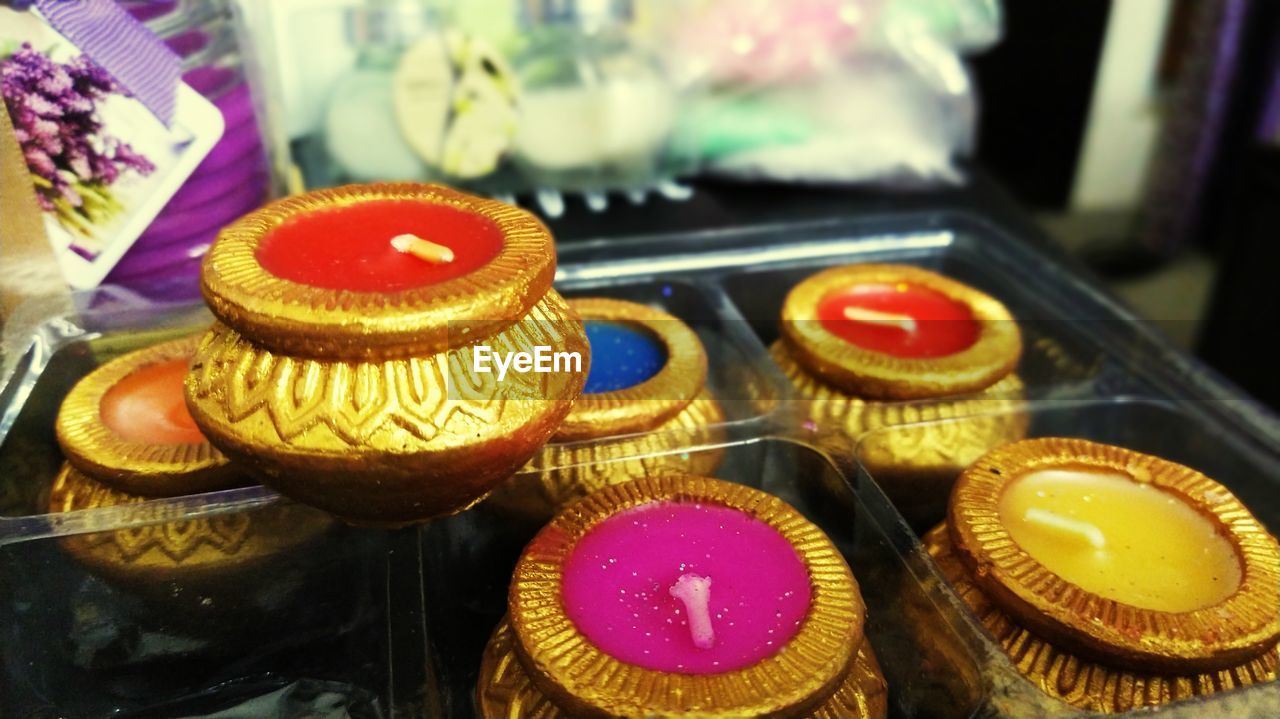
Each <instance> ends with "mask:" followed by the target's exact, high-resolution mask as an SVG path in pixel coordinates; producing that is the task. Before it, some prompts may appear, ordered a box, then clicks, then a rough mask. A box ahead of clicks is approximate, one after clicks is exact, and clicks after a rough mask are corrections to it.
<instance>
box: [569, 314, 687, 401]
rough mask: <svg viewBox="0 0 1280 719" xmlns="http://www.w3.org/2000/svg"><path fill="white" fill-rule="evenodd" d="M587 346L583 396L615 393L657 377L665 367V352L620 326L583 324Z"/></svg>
mask: <svg viewBox="0 0 1280 719" xmlns="http://www.w3.org/2000/svg"><path fill="white" fill-rule="evenodd" d="M583 325H584V326H585V328H586V331H587V342H588V343H589V344H590V345H591V369H590V370H589V371H588V372H587V386H586V388H585V389H583V392H585V393H587V394H596V393H599V392H615V391H617V390H620V389H626V388H628V387H634V386H636V385H638V384H640V383H641V382H644V381H645V380H647V379H649V378H650V377H653V376H654V375H656V374H658V371H659V370H661V369H662V367H663V365H665V364H666V363H667V348H666V345H664V344H663V343H662V341H661V340H659V339H658V338H657V337H655V336H654V335H653V334H651V333H649V332H646V331H645V330H643V329H640V328H637V327H632V326H629V325H626V324H624V323H620V322H605V321H601V320H587V321H586V322H584V323H583Z"/></svg>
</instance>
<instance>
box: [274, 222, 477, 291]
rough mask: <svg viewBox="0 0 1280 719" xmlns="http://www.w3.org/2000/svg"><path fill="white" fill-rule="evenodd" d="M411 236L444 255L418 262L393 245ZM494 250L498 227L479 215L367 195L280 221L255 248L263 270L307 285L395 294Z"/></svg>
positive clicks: (440, 278)
mask: <svg viewBox="0 0 1280 719" xmlns="http://www.w3.org/2000/svg"><path fill="white" fill-rule="evenodd" d="M405 236H414V237H417V238H421V239H423V240H427V241H429V242H431V243H433V244H435V245H437V246H439V247H442V248H447V249H448V250H449V254H448V255H447V257H448V260H447V261H445V260H444V259H443V258H441V259H440V260H437V261H431V260H424V259H423V258H422V257H420V256H417V255H415V254H414V253H412V252H409V251H407V250H402V249H399V248H398V247H397V246H396V245H394V244H393V240H395V239H396V238H397V237H405ZM501 250H502V230H501V229H500V228H499V227H498V225H497V224H496V223H495V222H494V221H493V220H490V219H489V218H487V217H484V216H481V215H478V214H476V213H474V212H467V211H465V210H461V209H458V208H456V207H450V206H448V205H444V204H433V203H427V202H417V201H413V200H391V199H387V200H373V201H367V202H361V203H358V204H349V205H335V206H332V207H326V208H323V209H319V210H316V211H314V212H310V213H307V214H303V215H298V216H295V217H291V218H289V219H288V220H285V221H284V222H283V223H282V224H280V225H279V226H278V227H275V228H273V229H272V230H270V231H269V232H268V233H267V235H266V236H265V237H264V238H263V239H262V243H261V244H260V245H259V246H258V249H257V257H258V262H260V263H261V264H262V267H263V269H265V270H266V271H268V272H270V273H271V274H273V275H275V276H277V277H279V278H281V279H285V280H291V281H293V282H298V283H300V284H304V285H310V286H312V287H322V288H325V289H332V290H350V291H353V292H396V291H400V290H407V289H413V288H418V287H425V286H427V285H432V284H437V283H440V282H444V281H445V280H451V279H453V278H455V277H461V276H463V275H466V274H469V273H471V272H474V271H475V270H476V269H478V268H480V267H482V266H484V265H486V264H488V263H489V262H490V261H492V260H493V258H495V257H497V256H498V252H499V251H501Z"/></svg>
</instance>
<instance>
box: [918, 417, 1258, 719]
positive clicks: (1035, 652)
mask: <svg viewBox="0 0 1280 719" xmlns="http://www.w3.org/2000/svg"><path fill="white" fill-rule="evenodd" d="M1135 520H1137V521H1135ZM924 542H925V547H926V549H927V550H928V551H929V553H930V554H931V555H932V556H933V557H934V559H935V560H936V561H937V562H938V564H939V566H940V567H941V569H942V572H943V574H944V576H945V577H946V578H947V580H948V581H950V582H951V584H952V586H953V587H954V588H955V589H956V591H957V592H958V593H959V595H960V597H961V598H962V599H963V600H964V601H965V603H966V604H968V605H969V607H970V608H971V609H972V610H973V611H974V613H975V614H976V615H977V616H978V618H979V620H980V621H981V622H982V624H983V625H984V626H985V627H986V628H987V629H988V631H990V632H991V634H992V635H993V636H994V637H995V639H996V641H997V642H999V643H1000V645H1001V646H1002V647H1003V648H1004V649H1005V651H1006V652H1008V653H1009V655H1010V657H1011V659H1012V660H1013V662H1014V664H1015V666H1017V668H1018V670H1019V671H1020V672H1022V673H1023V674H1024V675H1025V676H1026V677H1027V678H1028V679H1029V680H1031V681H1032V682H1033V683H1034V684H1035V685H1036V686H1037V687H1039V688H1040V689H1041V690H1042V691H1044V692H1045V693H1046V694H1049V695H1051V696H1053V697H1056V698H1058V699H1061V700H1063V701H1066V702H1068V703H1070V704H1072V705H1075V706H1077V707H1080V708H1082V709H1086V710H1089V711H1101V712H1124V711H1129V710H1131V709H1137V708H1140V707H1150V706H1159V705H1161V704H1165V703H1168V702H1172V701H1176V700H1179V699H1185V698H1188V697H1194V696H1201V695H1207V694H1213V693H1216V692H1220V691H1225V690H1228V689H1232V688H1236V687H1240V686H1247V685H1251V684H1257V683H1261V682H1266V681H1271V680H1274V679H1275V678H1276V667H1277V663H1278V661H1280V659H1278V657H1277V651H1276V643H1277V639H1278V638H1280V548H1278V547H1277V543H1276V540H1275V538H1273V537H1272V536H1271V535H1270V534H1268V533H1267V531H1266V529H1265V528H1264V527H1263V526H1262V525H1261V524H1259V522H1258V521H1257V520H1256V519H1255V518H1254V517H1253V516H1252V515H1251V514H1250V513H1249V511H1248V510H1247V509H1246V508H1245V507H1244V506H1243V505H1241V504H1240V502H1239V500H1237V499H1236V498H1235V497H1233V496H1232V495H1231V493H1230V492H1229V491H1228V490H1227V489H1226V488H1225V487H1223V486H1222V485H1220V484H1218V483H1217V482H1214V481H1213V480H1211V479H1209V478H1208V477H1206V476H1204V475H1203V474H1201V473H1199V472H1196V471H1195V470H1192V469H1190V468H1188V467H1184V466H1182V465H1179V464H1175V463H1173V462H1170V461H1167V460H1164V459H1161V458H1159V457H1154V456H1151V455H1146V454H1140V453H1137V452H1133V451H1130V450H1127V449H1123V448H1120V447H1113V446H1109V445H1103V444H1097V443H1093V442H1089V441H1086V440H1079V439H1060V438H1046V439H1035V440H1026V441H1022V442H1017V443H1014V444H1011V445H1008V446H1005V447H1001V448H999V449H997V450H994V451H992V452H991V453H989V454H987V455H986V456H984V457H982V458H981V459H979V460H978V461H977V462H975V463H974V464H973V465H972V466H971V467H969V468H968V469H967V470H965V472H964V473H963V474H962V475H961V477H960V479H959V481H958V482H957V484H956V487H955V491H954V492H953V494H952V497H951V503H950V510H949V516H948V520H947V522H946V523H945V524H943V525H941V526H939V527H937V528H936V529H934V530H933V531H931V532H930V533H929V534H928V535H927V536H926V537H925V538H924Z"/></svg>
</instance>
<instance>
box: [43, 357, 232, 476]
mask: <svg viewBox="0 0 1280 719" xmlns="http://www.w3.org/2000/svg"><path fill="white" fill-rule="evenodd" d="M199 341H200V336H199V335H195V336H191V337H185V338H182V339H177V340H172V341H169V342H163V343H161V344H158V345H155V346H152V347H148V348H145V349H141V350H137V351H135V352H130V353H128V354H125V355H122V356H120V357H117V358H115V359H113V360H111V361H110V362H107V363H106V364H104V365H102V366H101V367H99V368H97V369H96V370H94V371H93V372H90V373H89V374H88V375H86V376H85V377H84V378H83V379H82V380H80V381H79V382H78V383H76V385H75V386H74V387H72V389H71V391H70V392H68V393H67V396H66V398H65V399H64V400H63V402H62V406H61V407H60V408H59V410H58V418H57V420H56V422H55V425H54V429H55V432H56V434H57V438H58V443H59V445H61V447H62V451H63V453H64V454H66V456H67V459H68V460H69V461H70V462H71V463H72V464H73V465H75V467H76V468H78V469H79V470H80V471H82V472H84V473H86V474H88V475H89V476H91V477H93V478H95V479H97V480H99V481H102V482H105V483H107V484H109V485H111V486H113V487H115V488H117V489H120V490H122V491H126V492H132V493H135V494H144V495H148V496H173V495H181V494H198V493H200V492H208V491H212V490H215V489H224V488H227V487H232V486H236V485H238V484H239V483H241V482H242V474H241V473H240V472H239V471H238V470H236V469H235V468H234V467H232V466H231V465H230V462H229V461H228V460H227V458H226V457H225V456H223V454H222V453H221V452H219V451H218V450H217V449H214V447H213V445H211V444H209V443H208V442H207V441H205V440H204V439H203V437H201V439H200V441H199V442H152V441H143V440H142V439H141V438H140V437H137V436H132V435H130V436H124V435H122V434H120V433H119V432H117V431H116V430H114V429H113V428H112V427H111V426H110V425H109V423H108V422H106V421H105V420H104V418H103V401H104V399H105V398H106V397H107V396H108V394H110V393H111V392H112V390H113V389H115V388H117V387H119V386H120V385H121V383H122V382H123V381H125V380H126V379H127V378H129V377H130V376H132V375H134V374H135V373H137V372H140V371H144V370H146V369H148V368H151V367H156V366H159V365H165V364H169V363H173V362H184V363H185V362H187V361H189V360H190V359H191V357H192V355H193V354H194V352H195V349H196V346H197V345H198V344H199ZM179 399H181V394H179Z"/></svg>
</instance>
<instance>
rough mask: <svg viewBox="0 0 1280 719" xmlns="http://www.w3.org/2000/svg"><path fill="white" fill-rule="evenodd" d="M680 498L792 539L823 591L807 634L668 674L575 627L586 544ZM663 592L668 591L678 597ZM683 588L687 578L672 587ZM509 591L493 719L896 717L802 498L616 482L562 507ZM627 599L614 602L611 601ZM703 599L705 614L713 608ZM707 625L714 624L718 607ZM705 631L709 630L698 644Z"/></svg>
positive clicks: (720, 485)
mask: <svg viewBox="0 0 1280 719" xmlns="http://www.w3.org/2000/svg"><path fill="white" fill-rule="evenodd" d="M671 504H681V505H684V506H692V507H694V508H695V509H696V510H702V508H704V507H712V508H727V509H729V510H733V511H735V512H741V513H743V514H745V515H748V517H749V518H750V519H749V520H747V521H758V522H762V523H764V525H766V527H767V528H771V529H772V531H773V532H776V533H777V535H780V536H781V539H780V540H778V541H785V542H786V543H787V545H789V546H790V548H791V550H792V551H793V552H794V557H795V558H796V561H798V562H799V566H801V567H802V568H803V569H802V570H801V571H802V572H803V575H802V576H807V580H808V581H807V584H808V587H809V599H808V604H807V606H806V607H805V608H804V610H803V612H804V613H803V614H802V615H801V616H802V619H800V620H799V621H797V622H796V624H795V627H796V628H795V629H794V630H793V633H792V634H791V635H790V636H789V638H787V639H784V640H782V641H780V646H778V647H777V648H776V649H771V650H770V651H769V652H768V653H766V654H764V655H763V656H762V658H759V659H758V660H754V661H751V662H750V663H746V664H744V665H743V666H739V667H737V668H733V669H730V670H726V671H715V670H714V667H713V671H707V672H700V673H699V672H679V671H663V670H660V669H655V668H649V667H646V666H640V665H638V664H634V663H628V662H626V661H623V660H620V659H617V658H616V657H615V656H613V655H611V654H609V653H607V652H606V651H604V650H603V649H601V648H600V647H599V646H597V645H596V643H594V642H593V640H592V639H591V638H589V636H588V634H587V633H584V630H583V629H582V628H581V627H580V626H579V625H578V624H576V623H575V620H574V619H573V618H572V616H571V615H572V612H571V611H570V609H569V608H568V601H569V600H567V599H566V598H565V594H564V592H566V591H567V587H568V584H569V582H570V581H571V574H572V572H573V571H574V570H573V569H571V568H570V567H571V564H572V563H573V562H574V553H575V551H579V550H580V549H581V547H582V546H583V544H584V542H586V541H589V539H588V538H589V537H591V536H592V533H593V530H597V529H599V528H600V527H602V526H604V523H606V522H608V521H610V520H611V519H612V520H617V519H618V517H619V515H620V514H621V513H628V512H635V511H644V510H645V509H646V508H652V507H655V506H657V507H659V508H661V507H662V506H666V505H671ZM629 516H632V517H634V516H636V515H634V514H631V515H629ZM655 521H657V522H659V523H661V522H662V521H663V520H655ZM717 521H719V520H718V519H717ZM629 524H631V522H623V525H622V526H623V527H624V528H623V529H622V530H620V531H628V530H627V529H626V525H629ZM674 531H680V527H676V528H675V529H674ZM731 531H732V530H731ZM735 536H737V537H738V539H737V540H734V541H741V534H737V535H735ZM731 544H732V542H731ZM787 545H783V546H787ZM758 548H759V546H758V545H757V549H758ZM650 550H652V551H661V550H660V548H657V547H653V548H650V547H646V552H645V553H649V552H650ZM581 551H587V550H581ZM592 556H594V555H592ZM594 561H595V560H585V559H584V560H583V562H589V563H594ZM619 561H623V560H619ZM606 564H607V563H606ZM579 566H582V565H579ZM593 571H594V570H593ZM601 571H608V569H607V567H602V569H601ZM708 571H709V572H710V573H709V574H708V578H707V581H708V584H707V589H706V590H707V591H709V592H710V593H711V594H710V596H711V597H714V596H715V593H716V591H717V588H716V587H717V585H716V583H715V577H716V576H717V575H716V574H715V573H714V570H708ZM687 579H690V577H689V575H683V576H681V577H680V578H679V580H677V582H676V585H680V584H681V583H683V582H685V581H686V580H687ZM726 581H728V580H726ZM659 589H660V590H662V591H658V592H657V595H656V596H664V595H665V594H666V593H667V592H666V591H665V588H659ZM678 593H679V590H678V589H677V588H676V586H673V587H672V588H671V590H670V594H671V595H672V596H676V595H677V594H678ZM740 596H741V595H740ZM509 597H510V598H509V603H508V608H509V616H508V618H507V619H504V620H503V622H502V624H501V625H500V626H499V627H498V629H497V631H496V632H495V633H494V636H493V638H492V639H491V640H490V643H489V646H488V648H487V649H486V651H485V655H484V659H483V661H482V664H481V669H480V679H479V685H478V688H477V693H478V706H479V710H480V714H482V715H483V716H529V717H560V716H610V717H629V716H707V717H747V716H782V717H786V716H791V717H798V716H814V717H847V716H858V717H883V716H884V715H885V713H886V711H887V703H886V700H887V692H886V687H885V683H884V679H883V677H882V675H881V673H880V670H879V667H878V665H877V664H876V659H875V654H874V652H873V651H872V649H871V647H870V645H869V643H868V642H867V641H866V637H865V635H864V634H863V631H862V628H863V620H864V615H865V607H864V605H863V603H862V599H861V595H860V593H859V591H858V586H857V583H856V582H855V581H854V579H853V575H852V574H851V573H850V571H849V568H848V566H847V565H846V564H845V561H844V558H843V557H842V556H841V555H840V553H839V551H838V550H837V549H836V548H835V546H834V545H833V544H832V543H831V541H830V540H829V539H828V538H827V537H826V535H825V534H823V533H822V531H821V530H819V529H818V528H817V527H816V526H814V525H812V524H810V523H809V522H808V521H806V520H805V519H804V518H803V517H802V516H801V515H800V514H799V513H797V512H796V511H795V510H794V509H792V508H791V507H790V506H788V505H787V504H785V503H784V502H782V501H781V500H779V499H777V498H776V497H773V496H770V495H767V494H765V493H763V492H760V491H758V490H754V489H750V488H748V487H745V486H742V485H738V484H733V483H730V482H724V481H721V480H716V479H711V478H707V477H696V476H674V475H672V476H665V477H654V478H645V479H638V480H635V481H632V482H627V483H624V484H617V485H611V486H608V487H605V488H603V489H601V490H599V491H597V492H595V493H593V494H591V495H588V496H587V497H586V498H585V499H583V500H581V501H580V502H578V503H576V504H574V505H572V506H570V507H569V508H567V509H565V510H564V511H562V512H561V513H560V514H559V515H557V516H556V518H555V519H553V520H552V522H551V523H550V524H549V525H547V527H546V528H545V529H543V531H542V532H541V533H539V534H538V536H537V537H535V538H534V540H533V541H532V542H531V543H530V544H529V546H528V548H526V550H525V552H524V554H523V556H522V557H521V558H520V561H519V563H518V564H517V566H516V570H515V575H514V578H513V580H512V584H511V591H510V595H509ZM616 599H617V597H605V596H601V597H600V601H601V602H608V601H613V600H616ZM779 599H781V598H780V597H779ZM648 601H650V600H647V599H646V600H645V602H648ZM686 606H688V607H689V609H688V613H687V616H688V617H689V619H688V622H689V625H690V628H693V627H694V625H695V624H696V623H697V622H698V621H699V619H698V617H699V616H700V615H699V610H698V609H697V608H696V604H689V605H686ZM702 606H703V608H704V610H705V608H706V607H707V606H708V605H706V604H704V605H702ZM737 606H738V608H739V612H740V613H739V614H738V615H737V620H738V621H742V622H746V620H747V616H745V615H744V614H742V613H741V612H743V611H749V610H744V609H743V607H744V606H746V605H744V604H738V605H737ZM655 609H656V607H655ZM779 612H780V613H781V610H779ZM769 616H772V614H769ZM707 621H708V622H712V621H713V620H712V618H711V616H710V615H709V614H707ZM714 622H716V623H718V626H719V629H716V630H715V631H723V632H725V633H727V634H729V635H732V634H733V633H734V632H735V631H742V629H741V628H735V617H734V616H732V613H728V614H726V613H719V614H717V615H716V617H715V618H714ZM619 628H620V629H622V630H624V631H625V630H626V627H619ZM680 631H685V630H684V629H680ZM637 636H639V635H637ZM697 636H699V635H698V634H697V630H695V641H697V640H696V637H697ZM686 638H687V637H686ZM624 641H625V639H624ZM699 646H702V645H699ZM707 646H711V645H710V644H708V645H707Z"/></svg>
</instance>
